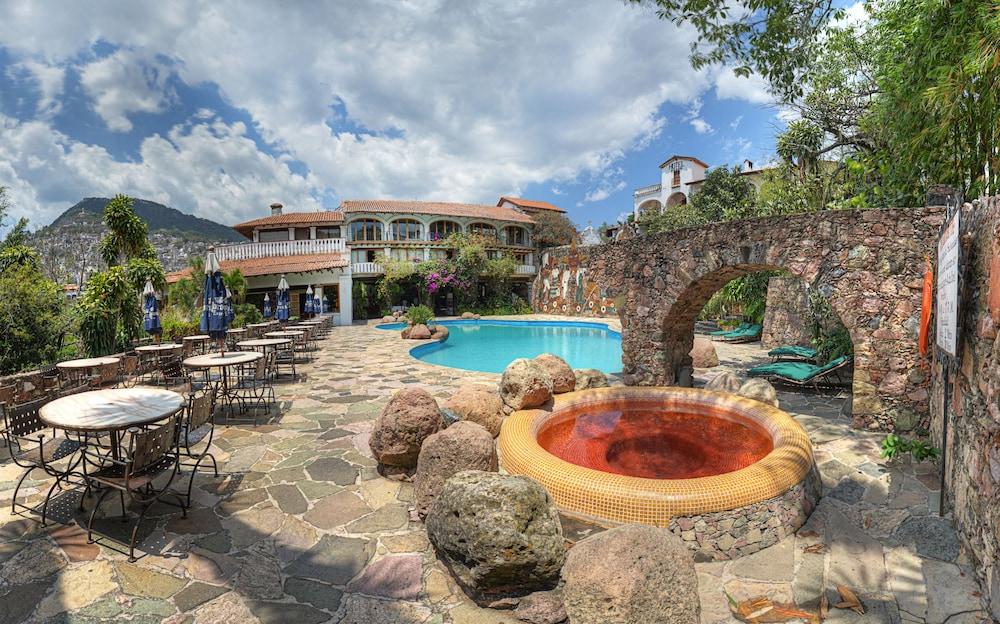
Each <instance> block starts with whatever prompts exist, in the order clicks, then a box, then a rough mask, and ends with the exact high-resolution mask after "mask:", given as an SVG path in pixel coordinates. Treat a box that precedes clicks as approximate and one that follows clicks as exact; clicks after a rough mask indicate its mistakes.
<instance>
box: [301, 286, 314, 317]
mask: <svg viewBox="0 0 1000 624" xmlns="http://www.w3.org/2000/svg"><path fill="white" fill-rule="evenodd" d="M302 311H303V312H305V313H306V314H312V312H313V287H312V286H307V287H306V300H305V302H304V303H303V305H302Z"/></svg>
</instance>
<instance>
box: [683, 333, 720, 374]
mask: <svg viewBox="0 0 1000 624" xmlns="http://www.w3.org/2000/svg"><path fill="white" fill-rule="evenodd" d="M690 355H691V359H692V360H693V362H692V366H694V367H695V368H712V367H713V366H718V365H719V354H717V353H716V352H715V345H714V344H712V341H711V340H708V339H707V338H702V337H701V336H696V337H695V339H694V346H693V347H691V354H690Z"/></svg>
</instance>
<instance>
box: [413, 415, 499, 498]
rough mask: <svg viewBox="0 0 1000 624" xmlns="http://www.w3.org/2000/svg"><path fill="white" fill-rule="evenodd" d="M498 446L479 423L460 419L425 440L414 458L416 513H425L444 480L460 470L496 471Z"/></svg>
mask: <svg viewBox="0 0 1000 624" xmlns="http://www.w3.org/2000/svg"><path fill="white" fill-rule="evenodd" d="M497 468H498V465H497V450H496V445H494V444H493V436H492V435H490V432H489V431H487V430H486V429H484V428H483V427H482V426H481V425H477V424H476V423H474V422H464V421H460V422H457V423H455V424H454V425H452V426H450V427H448V428H447V429H445V430H444V431H439V432H437V433H435V434H432V435H431V436H429V437H428V438H427V439H426V440H424V445H423V446H422V447H420V457H419V458H418V459H417V474H416V475H415V476H414V477H413V487H414V491H415V493H416V499H417V513H418V514H420V517H421V518H423V517H424V516H426V515H427V511H428V510H429V509H430V507H431V504H432V503H433V502H434V499H436V498H437V497H438V495H439V494H441V490H442V489H443V488H444V482H445V481H447V480H448V479H449V478H451V477H452V476H453V475H455V473H458V472H462V471H463V470H483V471H486V472H496V471H497Z"/></svg>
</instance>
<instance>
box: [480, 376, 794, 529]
mask: <svg viewBox="0 0 1000 624" xmlns="http://www.w3.org/2000/svg"><path fill="white" fill-rule="evenodd" d="M623 401H643V402H649V401H653V402H657V403H659V404H660V405H662V406H663V407H664V408H667V409H669V408H671V407H675V408H682V409H692V408H693V409H696V410H697V409H699V408H702V409H704V408H708V409H709V410H711V413H712V416H714V417H721V418H733V419H735V420H739V421H752V422H753V423H756V424H757V425H758V426H760V427H761V428H763V429H764V430H765V431H767V432H768V433H769V434H770V435H771V438H772V440H773V443H774V449H773V450H772V451H771V452H770V453H768V454H767V455H766V456H764V458H762V459H761V460H760V461H757V462H755V463H753V464H751V465H750V466H747V467H745V468H742V469H740V470H736V471H733V472H729V473H725V474H719V475H714V476H709V477H698V478H692V479H669V480H667V479H647V478H641V477H631V476H626V475H619V474H613V473H608V472H601V471H598V470H593V469H590V468H584V467H582V466H577V465H575V464H572V463H570V462H567V461H565V460H563V459H560V458H558V457H556V456H555V455H553V454H551V453H549V452H548V451H546V450H545V449H544V448H542V447H541V446H540V445H539V443H538V440H537V436H538V432H539V430H540V429H541V428H542V426H543V425H544V424H545V423H546V422H547V421H549V420H550V419H552V418H558V417H559V416H560V414H565V413H566V411H567V410H570V409H572V410H574V411H575V410H577V409H579V408H587V407H598V406H602V405H608V404H614V403H615V402H623ZM498 442H499V450H500V461H501V463H502V465H503V467H504V469H505V470H506V471H507V472H509V473H511V474H519V475H526V476H529V477H532V478H534V479H536V480H537V481H539V482H540V483H541V484H542V485H544V486H545V488H546V489H547V490H548V491H549V494H550V495H551V496H552V498H553V499H554V500H555V502H556V504H557V505H558V506H559V507H560V508H561V509H562V510H564V511H568V512H572V513H575V514H580V515H583V516H585V517H590V518H594V519H599V520H610V521H612V522H621V523H643V524H651V525H655V526H662V527H665V526H667V525H668V524H669V522H670V519H671V518H672V517H676V516H698V515H701V514H705V513H713V512H721V511H728V510H732V509H738V508H740V507H745V506H747V505H751V504H754V503H759V502H761V501H766V500H768V499H772V498H775V497H778V496H781V495H782V494H784V493H785V492H787V491H788V490H790V489H791V488H793V487H795V486H796V485H798V484H799V483H801V482H802V481H803V480H805V479H806V477H807V476H808V475H809V474H810V470H811V469H812V467H813V454H812V445H811V444H810V442H809V436H808V434H807V433H806V431H805V430H804V429H803V428H802V426H801V425H799V424H798V423H797V422H795V420H794V419H793V418H792V417H791V416H789V415H788V414H787V413H786V412H784V411H782V410H780V409H778V408H775V407H772V406H770V405H767V404H764V403H761V402H759V401H754V400H751V399H747V398H743V397H739V396H736V395H732V394H726V393H722V392H715V391H711V390H701V389H693V388H678V387H645V386H643V387H637V386H616V387H611V388H594V389H590V390H584V391H581V392H571V393H567V394H562V395H557V396H556V397H555V400H554V402H553V405H552V409H551V411H550V410H545V409H532V410H523V411H519V412H515V413H513V414H512V415H511V416H510V417H508V418H507V419H506V420H505V421H504V423H503V427H502V429H501V431H500V437H499V440H498Z"/></svg>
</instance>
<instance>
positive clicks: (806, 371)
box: [747, 355, 854, 388]
mask: <svg viewBox="0 0 1000 624" xmlns="http://www.w3.org/2000/svg"><path fill="white" fill-rule="evenodd" d="M853 359H854V358H852V357H851V356H849V355H842V356H840V357H839V358H835V359H833V360H830V361H829V362H827V363H826V364H823V365H822V366H819V365H816V364H809V363H808V362H775V363H773V364H765V365H764V366H755V367H754V368H751V369H750V370H748V371H747V375H749V376H750V377H768V378H770V379H773V380H776V381H781V382H785V383H789V384H792V385H796V386H806V385H811V386H814V387H816V388H818V387H819V386H820V384H821V383H822V382H823V381H824V380H825V379H827V378H829V377H830V376H831V375H836V376H837V378H838V380H839V379H840V369H842V368H844V367H845V366H847V365H848V364H850V363H851V361H852V360H853ZM841 381H843V380H841ZM824 385H830V384H824Z"/></svg>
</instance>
